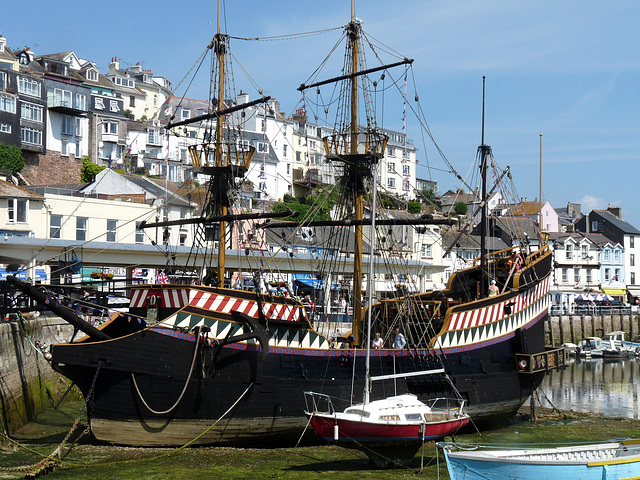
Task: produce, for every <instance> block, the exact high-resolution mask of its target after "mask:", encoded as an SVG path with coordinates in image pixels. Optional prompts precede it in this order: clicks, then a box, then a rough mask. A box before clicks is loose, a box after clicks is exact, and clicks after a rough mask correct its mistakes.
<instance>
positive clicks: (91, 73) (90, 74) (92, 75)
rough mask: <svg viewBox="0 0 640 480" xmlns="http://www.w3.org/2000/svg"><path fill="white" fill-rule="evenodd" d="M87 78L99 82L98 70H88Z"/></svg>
mask: <svg viewBox="0 0 640 480" xmlns="http://www.w3.org/2000/svg"><path fill="white" fill-rule="evenodd" d="M87 80H89V81H91V82H97V81H98V72H96V71H95V70H87Z"/></svg>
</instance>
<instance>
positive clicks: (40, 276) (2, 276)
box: [0, 268, 47, 282]
mask: <svg viewBox="0 0 640 480" xmlns="http://www.w3.org/2000/svg"><path fill="white" fill-rule="evenodd" d="M35 274H36V278H34V279H33V280H36V281H39V282H44V281H45V280H46V279H47V272H45V271H44V270H43V269H41V268H36V271H35ZM9 275H14V276H15V277H16V278H17V279H18V280H22V281H23V282H24V281H26V280H27V279H28V277H27V272H26V271H25V270H20V271H18V272H9V273H7V270H6V269H5V268H0V280H6V279H7V276H9Z"/></svg>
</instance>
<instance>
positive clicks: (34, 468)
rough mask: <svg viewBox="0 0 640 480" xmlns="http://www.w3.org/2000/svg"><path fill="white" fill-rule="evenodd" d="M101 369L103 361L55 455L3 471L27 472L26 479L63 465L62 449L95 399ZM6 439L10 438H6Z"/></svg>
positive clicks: (99, 363)
mask: <svg viewBox="0 0 640 480" xmlns="http://www.w3.org/2000/svg"><path fill="white" fill-rule="evenodd" d="M100 367H102V361H99V362H98V366H97V368H96V374H95V376H94V377H93V381H92V382H91V388H90V389H89V393H88V394H87V396H86V398H85V402H84V404H83V405H82V408H81V409H80V412H79V413H78V416H77V417H76V420H75V421H74V422H73V425H72V427H71V429H70V430H69V433H67V435H66V436H65V437H64V439H63V440H62V442H61V443H60V445H58V447H57V448H56V449H55V450H54V451H53V453H51V454H50V455H47V456H44V458H43V459H42V460H40V461H39V462H38V463H35V464H33V465H23V466H19V467H0V470H1V471H12V472H26V474H25V478H36V477H37V476H39V475H44V474H47V473H49V472H52V471H53V469H54V468H55V467H57V466H59V465H60V464H61V463H62V462H61V460H62V457H63V455H62V449H63V448H64V446H65V445H66V444H67V442H68V441H69V439H70V438H71V435H73V432H75V430H76V428H78V425H80V418H81V417H82V414H83V413H84V411H85V409H86V408H87V405H88V404H89V401H90V400H91V398H92V397H93V392H94V389H95V386H96V380H97V379H98V374H99V373H100ZM6 438H9V437H6ZM10 440H11V439H10ZM11 442H12V443H17V442H14V441H13V440H11ZM69 451H70V450H69ZM36 453H37V452H36ZM67 453H69V452H67ZM38 455H40V454H38Z"/></svg>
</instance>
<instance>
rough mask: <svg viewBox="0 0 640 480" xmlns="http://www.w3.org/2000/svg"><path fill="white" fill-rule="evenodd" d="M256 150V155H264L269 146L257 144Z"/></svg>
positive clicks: (262, 143)
mask: <svg viewBox="0 0 640 480" xmlns="http://www.w3.org/2000/svg"><path fill="white" fill-rule="evenodd" d="M256 150H257V151H258V153H266V152H268V151H269V144H268V143H265V142H258V143H257V144H256Z"/></svg>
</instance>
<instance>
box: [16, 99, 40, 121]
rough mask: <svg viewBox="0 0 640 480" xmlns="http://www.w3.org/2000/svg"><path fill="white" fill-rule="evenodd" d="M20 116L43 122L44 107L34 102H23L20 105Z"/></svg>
mask: <svg viewBox="0 0 640 480" xmlns="http://www.w3.org/2000/svg"><path fill="white" fill-rule="evenodd" d="M20 117H21V118H23V119H25V120H31V121H32V122H39V123H42V107H41V106H40V105H34V104H32V103H23V104H22V106H21V107H20Z"/></svg>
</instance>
